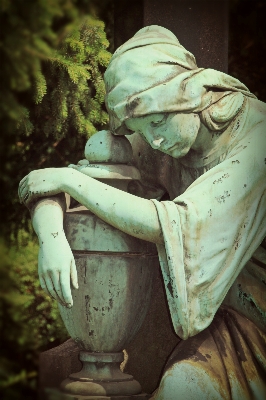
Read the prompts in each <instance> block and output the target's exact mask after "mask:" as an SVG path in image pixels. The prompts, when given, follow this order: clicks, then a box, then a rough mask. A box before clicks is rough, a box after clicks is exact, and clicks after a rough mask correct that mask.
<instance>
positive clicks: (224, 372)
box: [19, 26, 266, 400]
mask: <svg viewBox="0 0 266 400" xmlns="http://www.w3.org/2000/svg"><path fill="white" fill-rule="evenodd" d="M105 83H106V92H107V95H106V106H107V109H108V112H109V116H110V130H111V131H112V132H113V134H118V135H128V134H130V133H134V132H135V133H138V134H139V135H140V136H141V137H142V138H143V139H144V141H146V142H147V143H148V144H149V145H150V146H151V147H152V148H153V149H155V150H159V151H160V152H163V153H165V154H166V155H168V156H169V159H170V161H171V162H170V164H168V165H170V167H169V174H168V179H167V182H168V183H167V184H166V186H167V185H168V186H167V190H168V193H169V196H170V200H166V201H158V199H157V200H155V199H143V198H140V197H136V196H133V195H132V194H129V193H125V192H121V191H120V190H118V189H115V188H112V187H110V186H107V185H105V184H104V183H101V182H98V181H96V180H95V179H93V178H91V177H89V176H87V175H85V174H84V173H82V172H81V171H79V170H77V169H73V168H49V169H43V170H38V171H33V172H31V173H30V174H29V175H27V176H26V177H25V178H24V179H22V181H21V182H20V186H19V196H20V199H21V201H22V202H24V203H25V204H26V205H27V206H28V207H29V208H30V209H31V212H32V222H33V227H34V229H35V231H36V233H37V235H38V238H39V241H40V253H39V276H40V281H41V285H42V287H43V289H44V290H46V291H47V293H48V294H50V295H51V296H52V297H54V298H55V299H56V300H58V301H60V302H61V304H63V305H65V306H68V307H71V305H72V297H71V288H70V286H71V284H72V286H73V287H74V288H77V287H78V282H77V274H76V269H75V263H74V258H73V255H72V252H71V249H70V247H69V244H68V242H67V240H66V237H65V234H64V230H63V213H64V204H63V203H64V202H63V197H62V196H61V193H64V192H65V193H68V194H69V195H70V196H71V197H73V198H74V199H76V200H77V201H78V202H79V203H81V204H83V205H84V206H86V207H87V208H88V209H89V210H90V211H92V212H93V213H95V214H96V215H97V216H98V217H99V218H101V219H103V220H104V221H106V222H107V223H109V224H111V225H113V226H114V227H116V228H118V229H120V230H122V231H124V232H126V233H128V234H130V235H133V236H135V237H137V238H140V239H144V240H147V241H151V242H154V243H156V245H157V248H158V254H159V259H160V264H161V269H162V274H163V279H164V283H165V290H166V294H167V299H168V304H169V309H170V313H171V317H172V322H173V326H174V329H175V331H176V333H177V335H178V336H179V337H180V338H182V339H183V341H181V342H180V343H179V344H178V346H177V348H176V349H175V350H174V352H173V354H172V355H171V356H170V359H169V361H168V363H167V365H166V368H165V371H164V374H163V377H162V380H161V383H160V386H159V388H158V390H157V391H156V393H155V394H154V397H153V398H154V399H156V400H175V399H177V397H178V398H180V399H206V398H210V399H234V400H239V399H262V398H264V396H265V392H266V389H265V372H266V365H265V356H266V346H265V310H266V301H265V294H264V293H265V289H264V288H265V279H266V278H265V269H263V263H261V265H257V264H256V265H255V264H254V263H252V262H250V261H249V260H250V258H251V257H252V255H253V253H254V252H255V250H256V249H257V248H258V246H259V245H260V244H261V242H262V241H263V239H264V237H265V236H266V212H265V210H266V191H265V189H266V179H265V176H266V140H265V131H266V125H265V121H266V106H265V104H264V103H262V102H260V101H259V100H257V99H256V97H255V96H254V95H252V94H251V93H250V92H249V90H248V89H247V88H246V87H245V86H244V85H243V84H242V83H241V82H239V81H238V80H237V79H235V78H233V77H230V76H228V75H226V74H224V73H222V72H219V71H215V70H211V69H204V68H198V67H197V65H196V62H195V59H194V56H193V55H192V54H191V53H189V52H188V51H187V50H186V49H184V48H183V47H182V46H181V45H180V44H179V42H178V40H177V38H176V37H175V36H174V35H173V34H172V33H171V32H170V31H168V30H167V29H165V28H162V27H159V26H150V27H146V28H143V29H141V30H140V31H139V32H137V34H136V35H135V36H134V37H133V38H132V39H130V40H129V41H128V42H126V43H125V44H124V45H123V46H121V47H120V48H119V49H118V50H117V51H116V52H115V53H114V55H113V57H112V59H111V62H110V65H109V66H108V68H107V71H106V73H105ZM51 196H52V197H51ZM237 279H238V280H237ZM237 282H240V283H237ZM236 285H237V287H236ZM233 289H234V290H235V292H234V293H238V294H239V299H238V300H239V302H238V303H237V302H236V301H235V302H234V294H232V290H233ZM237 289H238V292H237ZM240 289H241V290H242V291H241V290H240ZM241 293H242V298H240V297H241ZM242 300H243V301H242ZM241 301H242V303H241ZM245 301H246V302H245ZM239 304H240V305H239ZM249 305H251V306H252V307H249Z"/></svg>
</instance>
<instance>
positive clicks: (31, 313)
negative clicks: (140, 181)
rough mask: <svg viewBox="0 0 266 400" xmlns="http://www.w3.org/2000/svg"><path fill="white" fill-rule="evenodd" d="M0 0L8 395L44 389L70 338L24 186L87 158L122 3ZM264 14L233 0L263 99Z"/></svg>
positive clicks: (2, 364)
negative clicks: (44, 376)
mask: <svg viewBox="0 0 266 400" xmlns="http://www.w3.org/2000/svg"><path fill="white" fill-rule="evenodd" d="M0 4H1V11H0V26H1V32H0V60H1V63H0V79H1V93H0V120H1V135H0V141H1V142H0V157H1V162H2V173H1V177H0V178H1V181H2V187H3V189H2V194H3V196H2V199H1V209H2V216H1V224H2V227H1V232H2V237H3V239H2V240H1V242H0V251H1V264H0V334H1V347H2V350H1V356H0V391H1V392H2V397H1V398H2V399H3V400H19V399H24V400H28V399H36V398H37V394H36V388H37V369H38V354H39V352H40V351H43V350H47V349H49V348H50V347H53V346H55V345H58V344H59V343H61V342H62V341H64V340H65V339H66V337H67V333H66V331H65V328H64V327H63V324H62V322H61V319H60V316H59V312H58V309H57V307H56V305H55V304H54V302H52V301H51V300H50V299H49V298H48V297H47V296H46V295H45V293H44V292H43V291H42V290H41V289H40V286H39V282H38V277H37V253H38V245H37V242H36V239H33V237H32V232H31V230H30V224H29V215H28V212H27V210H26V208H25V207H24V206H21V205H20V204H19V202H18V198H17V186H18V183H19V181H20V179H21V178H23V176H25V175H26V174H27V173H28V172H30V171H31V170H33V169H38V168H46V167H51V166H56V167H61V166H66V165H68V164H69V163H76V162H77V161H78V160H80V159H82V158H83V149H84V145H85V142H86V140H87V138H88V137H89V136H90V135H91V134H93V133H94V132H96V131H97V130H99V129H103V128H104V127H105V125H106V123H107V122H108V116H107V114H106V111H105V108H104V104H103V98H104V86H103V79H102V74H103V72H104V70H105V67H106V65H107V64H108V60H109V57H110V53H109V52H108V42H107V39H106V34H105V32H107V35H108V39H109V41H111V42H112V39H113V38H112V25H113V21H112V6H113V4H112V0H101V1H97V0H94V1H93V0H91V1H89V0H76V1H75V0H47V1H46V0H26V1H25V0H0ZM95 16H98V17H99V18H100V19H101V20H104V21H105V27H104V24H103V22H101V20H99V19H97V18H96V17H95ZM265 21H266V0H230V34H229V74H231V75H233V76H235V77H236V78H238V79H239V80H240V81H242V82H243V83H245V84H246V85H247V86H248V87H249V89H250V90H251V91H252V92H253V93H255V94H256V95H257V96H258V97H259V99H260V100H262V101H266V82H265V80H266V78H265V77H266V67H265V61H264V55H265V53H266V42H265V33H266V32H265ZM110 48H111V49H112V46H111V47H109V49H110ZM112 50H113V49H112ZM27 231H29V233H28V232H27Z"/></svg>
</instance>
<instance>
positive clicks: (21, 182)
mask: <svg viewBox="0 0 266 400" xmlns="http://www.w3.org/2000/svg"><path fill="white" fill-rule="evenodd" d="M27 178H28V175H26V176H24V178H23V179H21V181H20V182H19V186H21V185H23V184H24V183H25V182H26V180H27Z"/></svg>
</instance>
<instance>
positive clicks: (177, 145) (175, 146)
mask: <svg viewBox="0 0 266 400" xmlns="http://www.w3.org/2000/svg"><path fill="white" fill-rule="evenodd" d="M179 145H180V143H175V144H174V145H173V146H171V147H168V149H165V151H172V150H175V149H176V148H177V147H179Z"/></svg>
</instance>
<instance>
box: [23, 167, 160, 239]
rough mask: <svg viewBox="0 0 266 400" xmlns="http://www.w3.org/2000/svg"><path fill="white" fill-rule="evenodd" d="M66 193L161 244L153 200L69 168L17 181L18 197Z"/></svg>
mask: <svg viewBox="0 0 266 400" xmlns="http://www.w3.org/2000/svg"><path fill="white" fill-rule="evenodd" d="M60 192H66V193H68V194H69V195H70V196H72V197H74V198H75V199H76V200H77V201H78V202H80V203H81V204H83V205H84V206H86V207H87V208H88V209H89V210H91V211H92V212H93V213H94V214H96V215H97V216H98V217H99V218H101V219H102V220H104V221H105V222H107V223H109V224H110V225H112V226H114V227H116V228H118V229H120V230H122V231H123V232H125V233H128V234H130V235H132V236H135V237H138V238H140V239H143V240H148V241H151V242H154V243H163V236H162V231H161V227H160V223H159V219H158V215H157V211H156V208H155V205H154V204H153V202H152V201H150V200H147V199H142V198H140V197H136V196H133V195H131V194H129V193H125V192H122V191H121V190H118V189H115V188H113V187H111V186H108V185H105V184H104V183H101V182H99V181H97V180H95V179H93V178H91V177H89V176H86V175H85V174H82V173H81V172H79V171H76V170H74V169H72V168H48V169H43V170H38V171H33V172H31V173H30V174H29V175H28V176H27V177H25V178H24V180H22V181H21V184H20V197H21V199H25V198H26V200H25V201H24V202H26V203H27V202H30V201H32V200H33V199H34V198H38V197H39V196H44V195H51V194H52V195H54V194H57V193H60Z"/></svg>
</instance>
